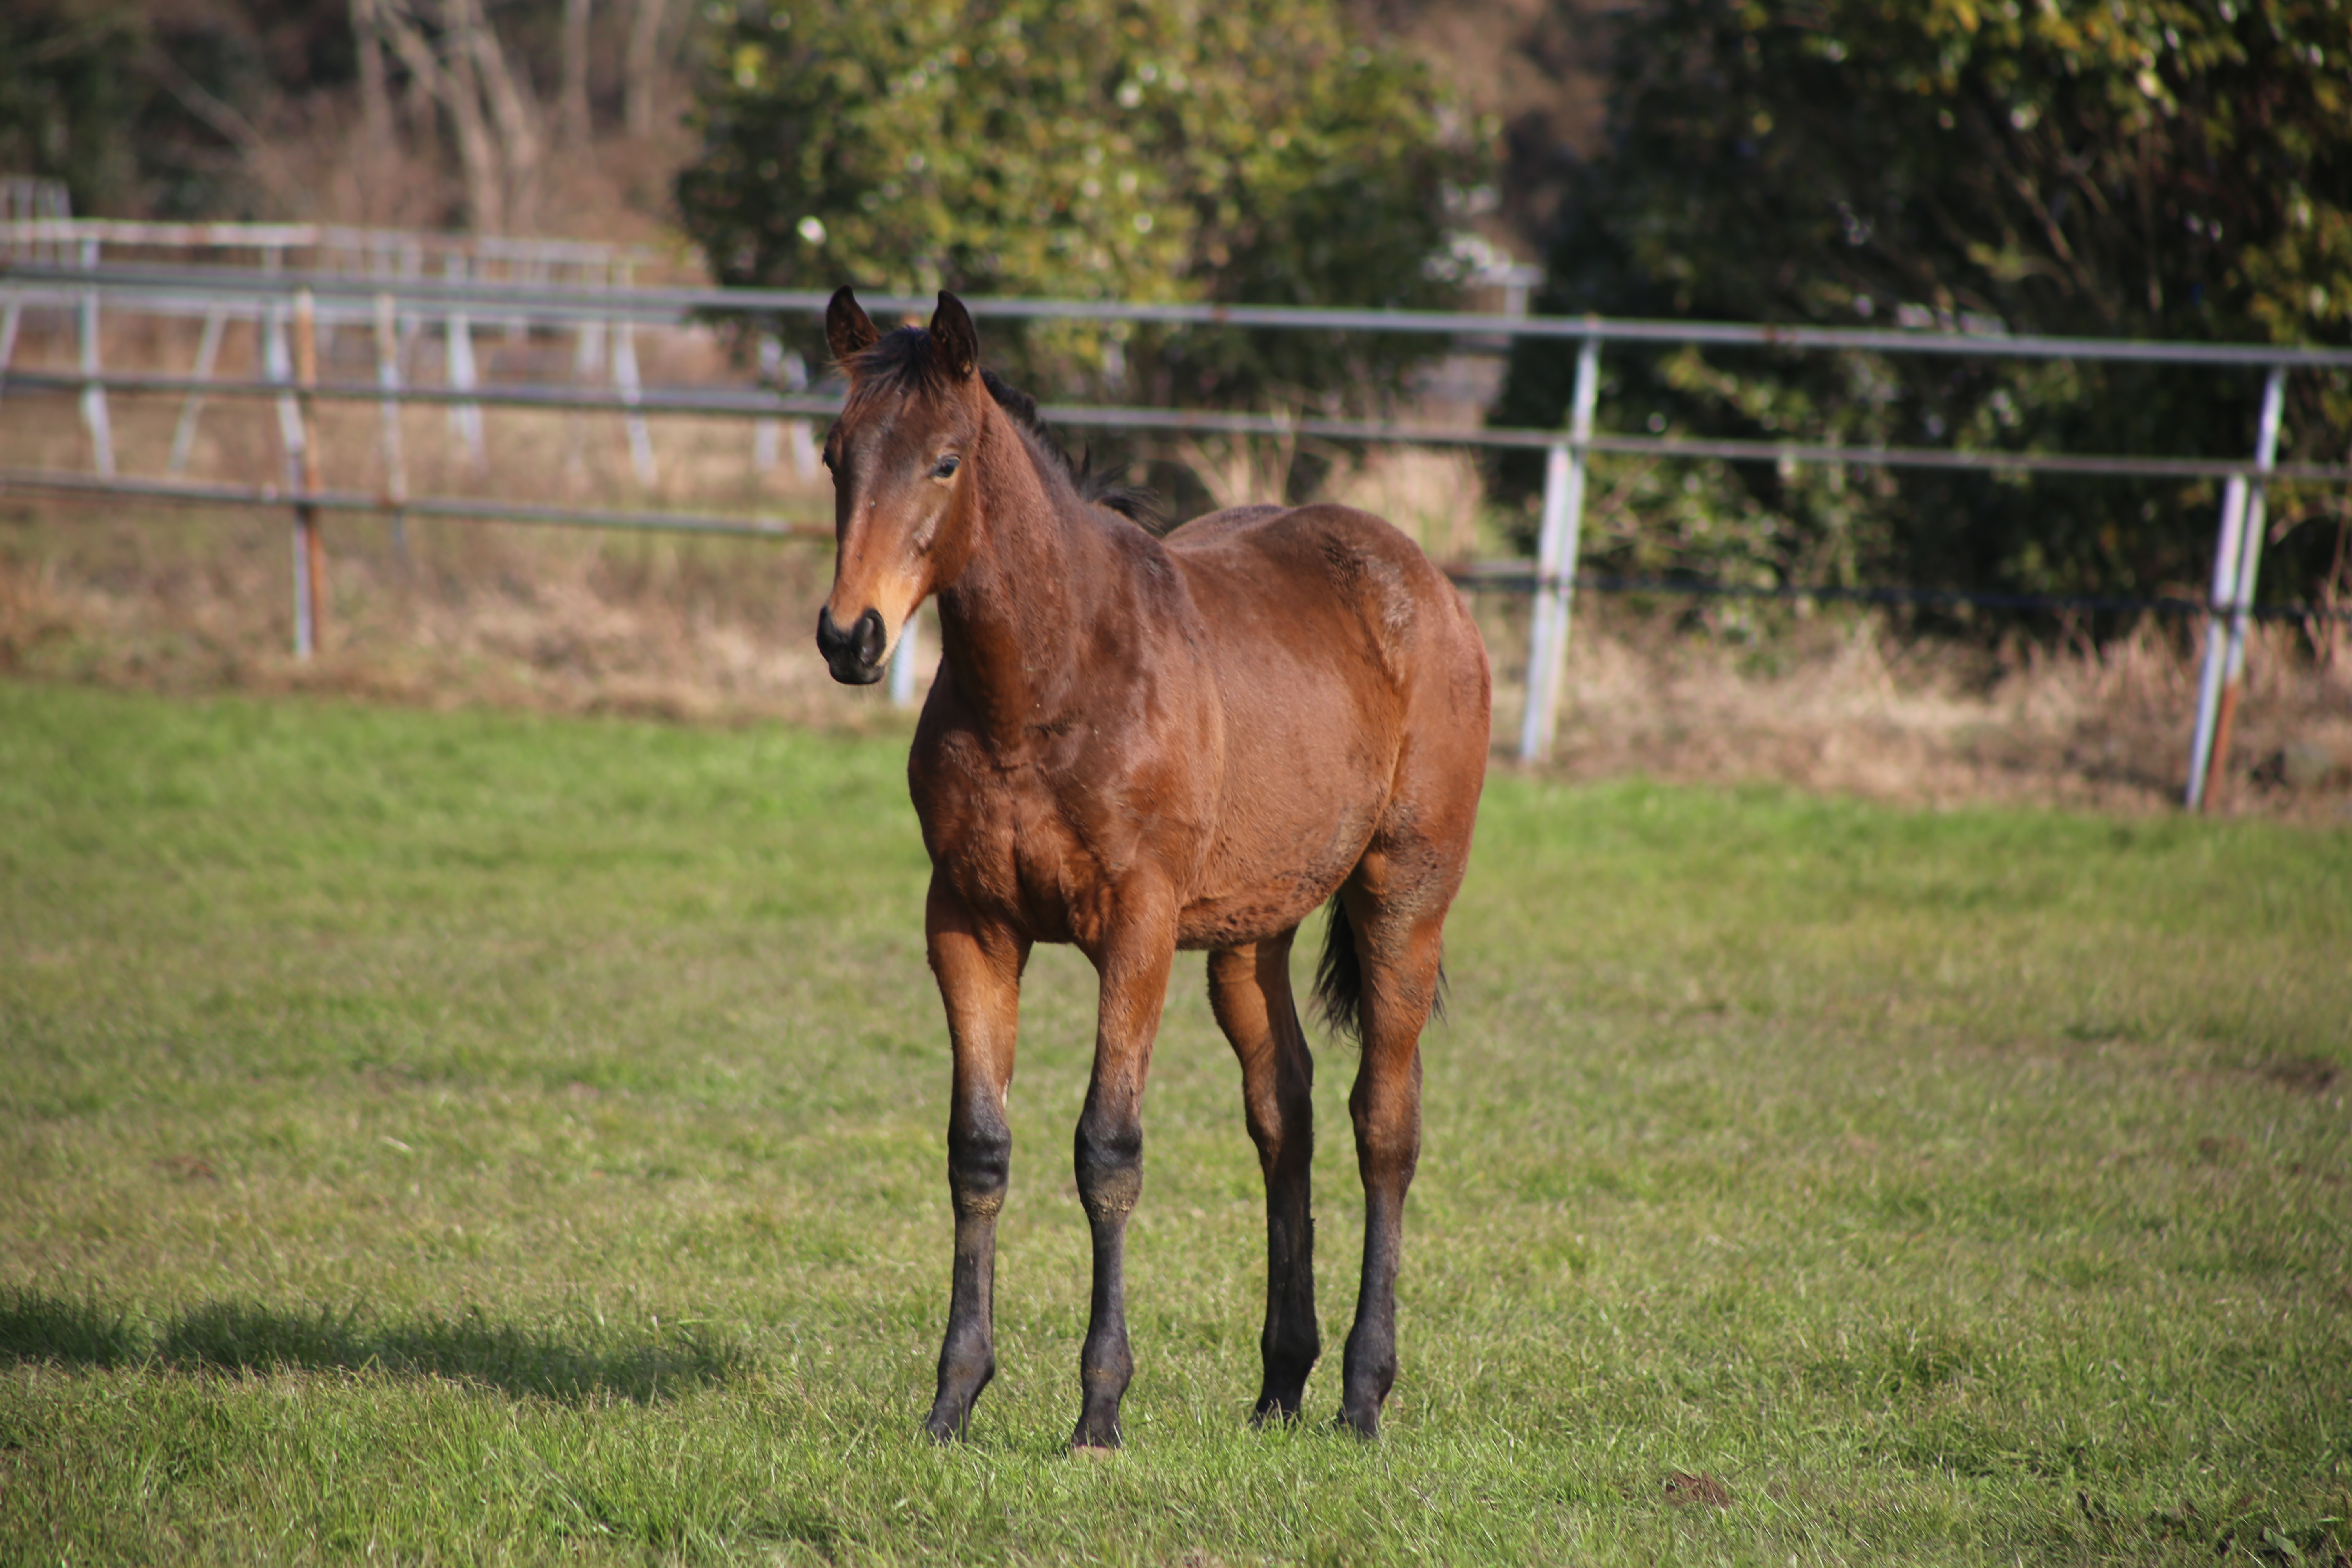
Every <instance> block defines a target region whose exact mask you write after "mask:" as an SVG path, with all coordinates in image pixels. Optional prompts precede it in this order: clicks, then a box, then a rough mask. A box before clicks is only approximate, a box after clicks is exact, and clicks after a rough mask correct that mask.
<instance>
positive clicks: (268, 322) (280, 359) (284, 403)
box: [257, 248, 308, 653]
mask: <svg viewBox="0 0 2352 1568" xmlns="http://www.w3.org/2000/svg"><path fill="white" fill-rule="evenodd" d="M278 262H279V253H278V251H277V250H276V249H275V248H272V249H270V250H268V252H266V253H265V254H264V255H263V258H262V270H263V271H264V272H265V273H268V274H271V275H273V276H274V275H275V274H276V273H277V271H278ZM257 330H258V331H260V333H261V361H262V369H263V374H264V375H265V376H266V377H267V378H268V380H270V381H274V382H276V383H278V384H280V385H282V386H288V387H290V386H291V385H292V384H293V382H294V351H293V350H292V349H290V348H289V347H287V345H286V302H285V301H284V300H280V299H278V297H277V296H276V295H272V296H270V299H269V303H268V305H267V306H266V307H264V309H263V310H262V320H261V321H260V322H259V323H258V324H257ZM277 402H278V445H279V446H280V447H284V448H285V452H286V485H287V488H288V489H301V488H302V414H301V410H300V409H299V408H298V407H296V406H295V403H294V395H293V393H292V392H290V391H288V392H282V393H280V394H278V399H277ZM295 580H296V590H295V592H296V599H297V603H296V609H297V611H298V617H297V626H296V635H297V647H296V649H295V651H296V652H298V653H299V652H300V651H301V649H300V647H299V637H300V635H301V633H300V627H301V626H302V625H303V624H305V623H304V622H303V621H302V619H301V616H306V615H307V614H308V612H307V611H302V610H301V606H300V603H299V600H300V594H301V588H300V580H301V574H300V572H299V570H298V571H297V572H296V574H295Z"/></svg>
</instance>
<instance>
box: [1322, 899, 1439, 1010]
mask: <svg viewBox="0 0 2352 1568" xmlns="http://www.w3.org/2000/svg"><path fill="white" fill-rule="evenodd" d="M1429 1000H1430V1007H1429V1016H1431V1017H1432V1018H1443V1017H1444V1016H1445V965H1444V964H1443V963H1441V964H1439V965H1438V966H1437V994H1435V995H1433V996H1432V997H1431V998H1430V999H1429ZM1315 1011H1316V1012H1317V1013H1318V1014H1320V1015H1322V1018H1323V1022H1324V1023H1325V1024H1326V1025H1328V1026H1329V1027H1330V1029H1331V1032H1332V1033H1334V1034H1337V1035H1344V1036H1345V1037H1348V1038H1349V1039H1351V1040H1353V1041H1355V1042H1356V1043H1357V1044H1358V1045H1362V1044H1363V1042H1364V961H1363V957H1362V955H1361V954H1360V953H1358V952H1356V928H1355V927H1354V926H1352V925H1349V923H1348V906H1347V905H1345V904H1343V903H1341V902H1340V901H1339V894H1337V893H1334V894H1332V895H1331V918H1330V921H1329V922H1328V924H1326V925H1325V926H1324V928H1323V956H1322V957H1321V958H1319V959H1318V960H1317V961H1316V963H1315Z"/></svg>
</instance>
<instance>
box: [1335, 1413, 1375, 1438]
mask: <svg viewBox="0 0 2352 1568" xmlns="http://www.w3.org/2000/svg"><path fill="white" fill-rule="evenodd" d="M1331 1426H1332V1427H1333V1429H1334V1430H1336V1431H1340V1432H1352V1433H1354V1434H1355V1435H1356V1439H1357V1441H1359V1442H1362V1443H1377V1442H1379V1441H1380V1440H1381V1413H1380V1411H1379V1410H1378V1409H1377V1408H1374V1409H1371V1410H1368V1411H1366V1412H1364V1413H1363V1414H1362V1415H1350V1414H1349V1413H1348V1412H1347V1411H1345V1410H1342V1411H1341V1412H1339V1419H1337V1420H1335V1421H1333V1422H1332V1423H1331Z"/></svg>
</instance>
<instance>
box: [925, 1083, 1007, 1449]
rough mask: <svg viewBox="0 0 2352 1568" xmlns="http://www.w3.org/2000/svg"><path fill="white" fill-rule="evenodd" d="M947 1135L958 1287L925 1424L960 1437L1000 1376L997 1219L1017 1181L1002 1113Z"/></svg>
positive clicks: (938, 1433)
mask: <svg viewBox="0 0 2352 1568" xmlns="http://www.w3.org/2000/svg"><path fill="white" fill-rule="evenodd" d="M954 1121H955V1123H957V1124H956V1125H951V1126H950V1130H949V1132H948V1192H949V1195H950V1197H951V1198H952V1199H953V1201H954V1204H955V1216H956V1222H955V1268H954V1283H953V1284H952V1286H951V1287H950V1291H949V1297H948V1328H947V1334H946V1337H945V1339H944V1340H943V1341H942V1342H941V1343H940V1379H939V1393H938V1394H937V1395H936V1396H935V1397H934V1398H933V1399H932V1401H931V1414H930V1416H929V1419H928V1420H926V1421H925V1422H924V1423H923V1425H924V1427H925V1429H926V1430H928V1431H929V1433H930V1435H931V1436H934V1437H937V1438H939V1439H940V1440H941V1441H945V1440H947V1439H948V1438H950V1437H957V1436H962V1434H963V1430H964V1427H965V1426H967V1425H969V1424H970V1422H971V1407H972V1405H973V1404H974V1403H975V1402H976V1401H978V1399H979V1398H980V1392H981V1390H982V1389H983V1388H986V1387H987V1386H988V1382H989V1379H991V1378H992V1377H994V1376H995V1375H996V1216H997V1213H998V1211H999V1210H1001V1209H1002V1208H1003V1206H1004V1191H1005V1187H1006V1186H1007V1184H1008V1181H1009V1177H1010V1175H1011V1167H1012V1161H1013V1134H1012V1131H1011V1130H1010V1129H1008V1128H1007V1127H1006V1126H1005V1125H1004V1118H1003V1114H1002V1113H1001V1112H999V1113H997V1114H994V1115H987V1114H985V1113H982V1114H978V1115H973V1116H971V1117H963V1116H959V1117H957V1118H955V1119H954Z"/></svg>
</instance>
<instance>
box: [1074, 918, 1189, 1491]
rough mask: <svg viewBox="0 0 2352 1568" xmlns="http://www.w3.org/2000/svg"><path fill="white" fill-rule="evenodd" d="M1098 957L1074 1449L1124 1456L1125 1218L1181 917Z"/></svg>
mask: <svg viewBox="0 0 2352 1568" xmlns="http://www.w3.org/2000/svg"><path fill="white" fill-rule="evenodd" d="M1093 957H1094V960H1095V967H1096V969H1097V972H1098V973H1100V975H1101V980H1102V991H1101V1005H1100V1012H1099V1014H1098V1015H1097V1021H1096V1025H1095V1070H1094V1078H1093V1079H1092V1080H1091V1081H1090V1082H1089V1083H1088V1084H1087V1104H1086V1110H1084V1111H1082V1112H1081V1113H1080V1114H1079V1116H1078V1132H1077V1139H1076V1163H1077V1176H1078V1201H1079V1202H1080V1203H1082V1204H1084V1205H1086V1210H1087V1225H1088V1226H1089V1227H1090V1228H1091V1230H1092V1231H1093V1233H1094V1255H1095V1258H1094V1262H1095V1268H1094V1300H1093V1302H1092V1305H1091V1308H1090V1310H1089V1311H1088V1313H1087V1342H1086V1348H1085V1350H1084V1351H1082V1352H1080V1354H1079V1358H1078V1383H1079V1386H1080V1387H1081V1388H1082V1389H1083V1390H1084V1393H1085V1405H1084V1407H1083V1408H1082V1409H1081V1410H1080V1411H1079V1414H1078V1425H1077V1428H1076V1431H1074V1432H1072V1433H1071V1434H1070V1447H1073V1448H1116V1447H1118V1446H1119V1429H1118V1405H1119V1400H1120V1399H1121V1398H1122V1397H1123V1396H1124V1395H1125V1394H1126V1393H1127V1385H1128V1382H1129V1379H1130V1378H1132V1377H1133V1376H1134V1375H1135V1360H1134V1358H1133V1357H1132V1356H1131V1355H1130V1354H1129V1352H1128V1344H1127V1291H1126V1279H1125V1272H1126V1255H1127V1216H1128V1215H1129V1214H1130V1213H1132V1212H1133V1211H1134V1209H1135V1203H1136V1199H1137V1198H1139V1196H1141V1195H1142V1193H1143V1080H1144V1076H1145V1074H1146V1073H1147V1072H1148V1071H1149V1070H1150V1066H1151V1042H1152V1037H1153V1036H1154V1035H1155V1034H1156V1033H1157V1032H1158V1030H1159V1027H1160V1004H1161V1003H1162V1002H1164V1001H1165V1000H1166V999H1167V995H1168V971H1169V967H1170V965H1171V963H1173V961H1174V959H1175V957H1176V940H1175V920H1174V912H1173V910H1168V911H1166V913H1165V914H1164V915H1163V916H1162V917H1161V918H1159V919H1155V920H1145V921H1131V922H1130V923H1129V927H1128V929H1126V930H1124V931H1121V932H1119V933H1118V936H1117V937H1116V939H1115V940H1113V941H1112V942H1108V943H1106V944H1105V945H1104V947H1103V950H1102V951H1101V952H1097V953H1095V954H1094V955H1093Z"/></svg>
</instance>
